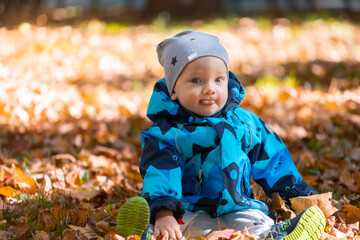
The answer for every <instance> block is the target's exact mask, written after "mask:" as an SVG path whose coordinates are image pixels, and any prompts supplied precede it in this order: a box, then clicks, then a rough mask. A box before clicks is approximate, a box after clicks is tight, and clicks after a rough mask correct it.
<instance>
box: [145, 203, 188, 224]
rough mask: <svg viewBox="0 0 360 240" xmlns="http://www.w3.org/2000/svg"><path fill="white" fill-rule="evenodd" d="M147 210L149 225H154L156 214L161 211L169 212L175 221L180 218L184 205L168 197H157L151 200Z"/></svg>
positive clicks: (183, 211)
mask: <svg viewBox="0 0 360 240" xmlns="http://www.w3.org/2000/svg"><path fill="white" fill-rule="evenodd" d="M149 208H150V223H151V224H155V216H156V213H157V212H159V211H160V210H163V209H167V210H171V211H172V212H173V213H174V217H175V219H178V218H182V217H183V216H184V214H185V208H184V205H183V204H182V203H181V202H180V201H179V200H177V199H175V198H170V197H159V198H155V199H153V200H151V201H150V202H149Z"/></svg>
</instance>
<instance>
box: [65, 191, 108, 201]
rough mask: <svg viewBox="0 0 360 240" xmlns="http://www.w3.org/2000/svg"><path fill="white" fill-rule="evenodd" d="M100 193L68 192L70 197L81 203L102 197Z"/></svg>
mask: <svg viewBox="0 0 360 240" xmlns="http://www.w3.org/2000/svg"><path fill="white" fill-rule="evenodd" d="M100 193H101V192H100V191H96V190H71V191H68V195H70V196H71V197H73V198H76V199H78V200H80V201H84V200H91V199H93V198H95V197H97V196H99V195H100Z"/></svg>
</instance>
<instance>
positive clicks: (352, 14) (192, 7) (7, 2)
mask: <svg viewBox="0 0 360 240" xmlns="http://www.w3.org/2000/svg"><path fill="white" fill-rule="evenodd" d="M359 10H360V1H359V0H293V1H290V0H207V1H206V0H196V1H195V0H173V1H166V0H1V1H0V21H1V22H0V23H1V24H3V25H6V26H12V25H16V24H18V23H19V22H22V21H29V22H32V23H37V24H40V25H44V24H46V23H48V22H52V23H54V22H62V23H64V22H65V23H74V22H76V21H79V20H80V21H81V20H84V19H89V18H94V17H96V18H98V19H101V20H105V21H132V22H137V23H139V22H146V21H151V20H152V19H153V18H156V17H159V16H162V17H164V18H166V19H203V18H211V17H223V16H225V15H229V14H237V15H242V16H246V15H249V14H260V13H261V14H264V15H267V16H271V17H281V16H284V14H285V15H286V14H288V13H289V12H291V13H293V14H294V13H297V12H309V11H328V12H333V13H336V12H344V13H345V14H346V15H347V17H349V18H352V19H357V18H358V14H357V13H358V12H359Z"/></svg>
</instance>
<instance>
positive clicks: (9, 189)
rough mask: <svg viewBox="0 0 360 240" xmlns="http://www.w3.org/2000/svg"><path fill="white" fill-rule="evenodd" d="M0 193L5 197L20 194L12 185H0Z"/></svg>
mask: <svg viewBox="0 0 360 240" xmlns="http://www.w3.org/2000/svg"><path fill="white" fill-rule="evenodd" d="M0 195H3V196H5V197H16V196H18V195H20V193H19V192H18V191H17V190H16V189H14V188H12V187H9V186H5V187H0Z"/></svg>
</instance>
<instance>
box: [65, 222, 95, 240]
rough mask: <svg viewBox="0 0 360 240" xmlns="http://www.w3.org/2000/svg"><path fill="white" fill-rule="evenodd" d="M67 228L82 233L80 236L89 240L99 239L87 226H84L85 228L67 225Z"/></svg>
mask: <svg viewBox="0 0 360 240" xmlns="http://www.w3.org/2000/svg"><path fill="white" fill-rule="evenodd" d="M69 228H71V229H73V230H76V231H79V232H80V233H82V235H84V236H85V237H87V238H88V239H90V240H91V239H98V238H99V235H98V234H97V233H96V232H95V231H94V230H93V229H92V228H91V227H90V226H89V225H86V226H85V227H78V226H75V225H69Z"/></svg>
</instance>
